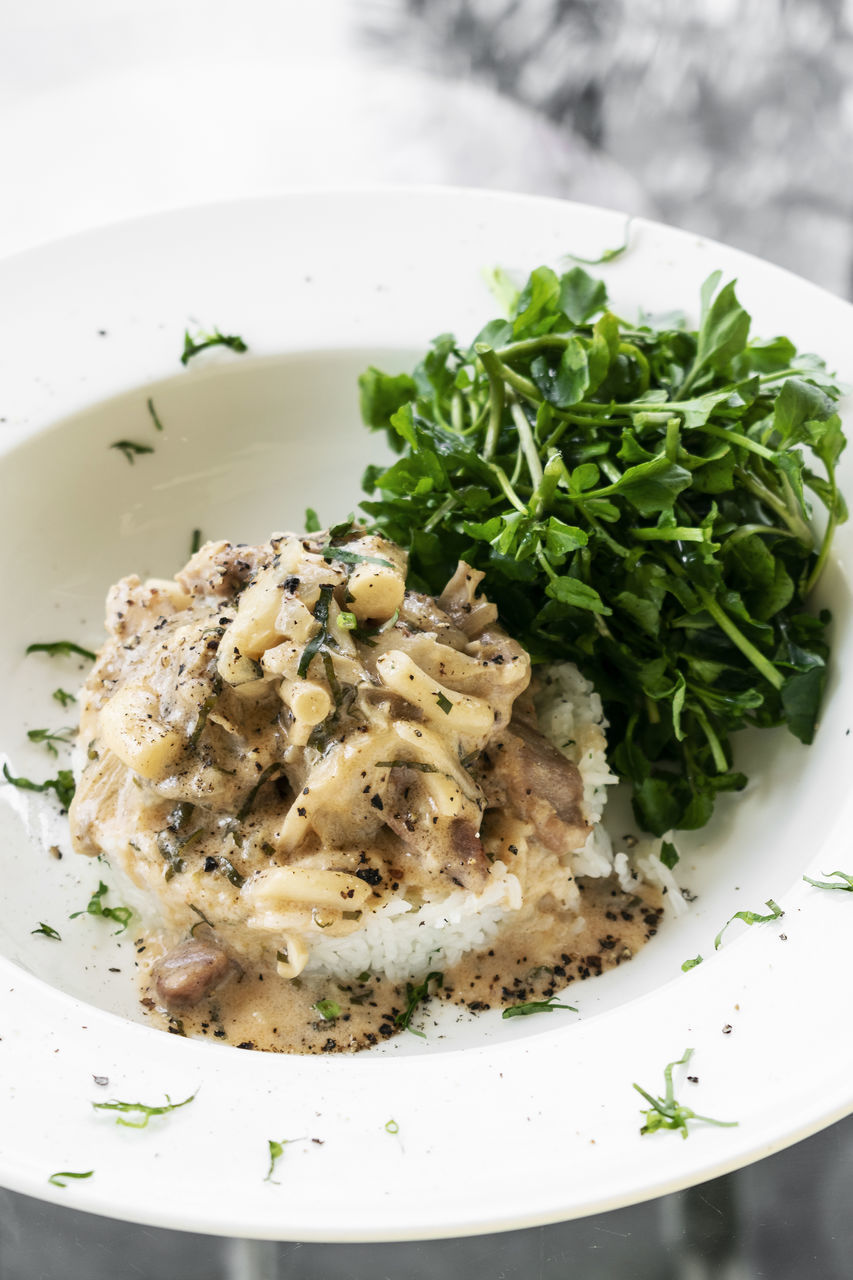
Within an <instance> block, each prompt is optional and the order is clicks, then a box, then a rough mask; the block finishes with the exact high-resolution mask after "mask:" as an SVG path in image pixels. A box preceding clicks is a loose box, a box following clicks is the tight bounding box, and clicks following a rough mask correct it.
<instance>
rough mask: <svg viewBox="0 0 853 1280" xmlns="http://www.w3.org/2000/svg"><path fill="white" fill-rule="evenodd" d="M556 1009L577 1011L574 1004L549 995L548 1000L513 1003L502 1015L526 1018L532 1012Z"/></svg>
mask: <svg viewBox="0 0 853 1280" xmlns="http://www.w3.org/2000/svg"><path fill="white" fill-rule="evenodd" d="M556 1009H568V1010H569V1012H570V1013H577V1009H576V1008H575V1006H574V1005H573V1004H558V1003H557V997H556V996H549V997H548V999H547V1000H528V1001H527V1002H526V1003H525V1004H511V1005H509V1006H508V1007H507V1008H506V1009H504V1011H503V1013H502V1014H501V1017H502V1018H526V1017H527V1016H528V1014H531V1013H553V1012H554V1011H555V1010H556Z"/></svg>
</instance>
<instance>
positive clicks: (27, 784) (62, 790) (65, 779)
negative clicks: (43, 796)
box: [3, 764, 74, 809]
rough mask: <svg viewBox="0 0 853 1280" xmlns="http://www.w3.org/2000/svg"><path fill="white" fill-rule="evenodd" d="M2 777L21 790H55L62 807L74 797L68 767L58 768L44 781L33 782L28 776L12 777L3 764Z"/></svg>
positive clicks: (64, 807)
mask: <svg viewBox="0 0 853 1280" xmlns="http://www.w3.org/2000/svg"><path fill="white" fill-rule="evenodd" d="M3 777H4V778H5V779H6V781H7V782H10V783H11V784H12V786H13V787H19V788H20V789H21V790H22V791H55V792H56V798H57V799H58V801H59V803H60V804H61V805H62V807H63V809H67V808H68V806H69V805H70V803H71V801H72V800H73V799H74V774H73V773H72V772H71V770H70V769H60V770H59V772H58V773H57V775H56V777H55V778H47V779H46V780H45V781H44V782H33V781H32V780H31V779H30V778H13V777H12V775H11V773H10V772H9V766H8V765H6V764H4V765H3Z"/></svg>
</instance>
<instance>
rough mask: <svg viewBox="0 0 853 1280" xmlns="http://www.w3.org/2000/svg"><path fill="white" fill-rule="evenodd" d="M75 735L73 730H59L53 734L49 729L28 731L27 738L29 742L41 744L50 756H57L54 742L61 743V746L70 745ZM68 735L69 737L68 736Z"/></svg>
mask: <svg viewBox="0 0 853 1280" xmlns="http://www.w3.org/2000/svg"><path fill="white" fill-rule="evenodd" d="M75 733H76V730H75V729H60V730H59V732H58V733H54V732H53V731H52V730H50V729H28V730H27V737H28V738H29V740H30V742H41V743H42V744H43V745H44V746H45V747H47V749H48V751H49V752H50V754H51V755H52V756H55V755H58V754H59V752H58V751H57V750H56V747H55V746H54V743H55V742H61V743H62V745H63V746H65V747H68V746H70V745H71V741H72V738H73V736H74V734H75ZM69 735H70V736H69Z"/></svg>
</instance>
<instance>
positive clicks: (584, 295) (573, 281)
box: [557, 267, 607, 325]
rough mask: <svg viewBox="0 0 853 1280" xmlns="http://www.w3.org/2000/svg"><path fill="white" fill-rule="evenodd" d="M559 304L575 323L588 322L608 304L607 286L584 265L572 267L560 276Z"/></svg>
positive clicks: (561, 309) (560, 308)
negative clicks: (584, 267)
mask: <svg viewBox="0 0 853 1280" xmlns="http://www.w3.org/2000/svg"><path fill="white" fill-rule="evenodd" d="M558 294H559V300H558V303H557V306H558V308H559V310H560V311H562V312H563V313H564V314H565V315H566V316H567V317H568V319H569V320H570V321H571V322H572V324H574V325H583V324H586V323H587V322H588V321H589V320H591V319H592V317H593V316H594V315H597V314H598V312H599V311H603V310H604V309H605V307H606V306H607V288H606V286H605V284H604V281H603V280H596V279H594V278H593V277H592V276H591V275H589V274H588V273H587V272H586V271H584V269H583V267H572V269H571V271H567V272H566V273H565V274H564V275H562V276H561V277H560V281H559V289H558Z"/></svg>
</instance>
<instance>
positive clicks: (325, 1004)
mask: <svg viewBox="0 0 853 1280" xmlns="http://www.w3.org/2000/svg"><path fill="white" fill-rule="evenodd" d="M312 1007H313V1008H314V1009H316V1010H317V1012H318V1013H319V1015H320V1017H321V1018H322V1019H323V1020H324V1022H331V1021H332V1020H333V1019H334V1018H339V1017H340V1016H341V1006H340V1005H339V1004H336V1003H335V1001H334V1000H318V1001H317V1003H316V1004H315V1005H313V1006H312Z"/></svg>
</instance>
